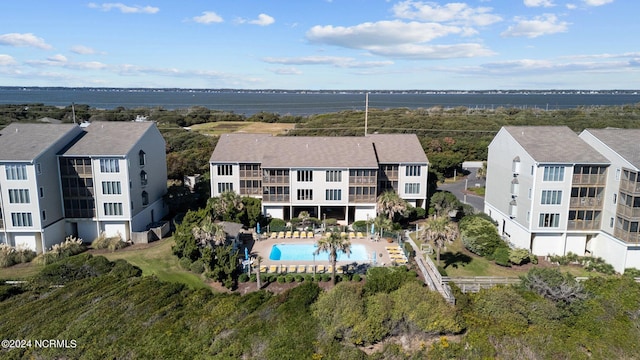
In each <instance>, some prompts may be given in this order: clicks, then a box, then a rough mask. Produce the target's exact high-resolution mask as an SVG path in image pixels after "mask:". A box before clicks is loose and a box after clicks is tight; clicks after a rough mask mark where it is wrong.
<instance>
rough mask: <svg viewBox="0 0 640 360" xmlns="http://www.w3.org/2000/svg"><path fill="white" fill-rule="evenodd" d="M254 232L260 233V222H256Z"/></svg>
mask: <svg viewBox="0 0 640 360" xmlns="http://www.w3.org/2000/svg"><path fill="white" fill-rule="evenodd" d="M256 232H257V233H258V234H260V223H257V224H256Z"/></svg>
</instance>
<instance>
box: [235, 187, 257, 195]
mask: <svg viewBox="0 0 640 360" xmlns="http://www.w3.org/2000/svg"><path fill="white" fill-rule="evenodd" d="M260 194H262V187H259V188H248V187H241V188H240V195H260Z"/></svg>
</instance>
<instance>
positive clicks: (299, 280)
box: [295, 275, 304, 282]
mask: <svg viewBox="0 0 640 360" xmlns="http://www.w3.org/2000/svg"><path fill="white" fill-rule="evenodd" d="M295 279H296V282H303V281H304V276H302V275H296V276H295Z"/></svg>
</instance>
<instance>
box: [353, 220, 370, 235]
mask: <svg viewBox="0 0 640 360" xmlns="http://www.w3.org/2000/svg"><path fill="white" fill-rule="evenodd" d="M351 227H352V228H353V230H354V231H360V232H367V221H366V220H358V221H354V222H353V224H351Z"/></svg>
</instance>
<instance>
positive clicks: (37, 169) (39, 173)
mask: <svg viewBox="0 0 640 360" xmlns="http://www.w3.org/2000/svg"><path fill="white" fill-rule="evenodd" d="M36 173H38V175H41V174H42V165H40V163H36Z"/></svg>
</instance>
